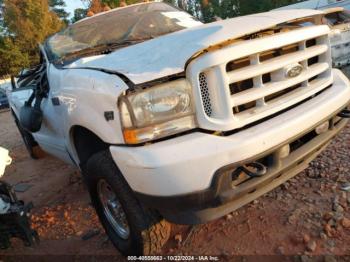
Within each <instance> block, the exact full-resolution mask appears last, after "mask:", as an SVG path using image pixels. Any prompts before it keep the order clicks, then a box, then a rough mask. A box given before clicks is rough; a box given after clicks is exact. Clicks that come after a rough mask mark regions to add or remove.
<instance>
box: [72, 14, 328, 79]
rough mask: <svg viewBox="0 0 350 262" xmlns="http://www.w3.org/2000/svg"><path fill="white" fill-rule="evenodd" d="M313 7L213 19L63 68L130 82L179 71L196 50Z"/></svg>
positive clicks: (239, 35) (263, 27)
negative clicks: (92, 71) (111, 73)
mask: <svg viewBox="0 0 350 262" xmlns="http://www.w3.org/2000/svg"><path fill="white" fill-rule="evenodd" d="M319 14H322V11H316V10H302V9H299V10H297V11H296V10H281V11H271V12H266V13H259V14H254V15H249V16H241V17H237V18H232V19H227V20H222V21H217V22H214V23H210V24H203V25H199V26H195V27H192V28H188V29H185V30H181V31H178V32H175V33H172V34H168V35H164V36H161V37H158V38H155V39H152V40H149V41H145V42H143V43H139V44H136V45H133V46H130V47H126V48H122V49H119V50H116V51H114V52H112V53H111V54H107V55H99V56H93V57H86V58H81V59H79V60H77V61H75V62H74V63H72V64H70V65H68V66H67V67H66V68H81V67H84V68H99V69H106V70H111V71H116V72H118V73H121V74H123V75H125V76H126V77H128V78H129V79H130V80H131V81H132V82H133V83H134V84H140V83H144V82H148V81H152V80H155V79H158V78H162V77H165V76H169V75H173V74H177V73H181V72H183V71H184V69H185V65H186V62H187V61H188V60H189V59H190V58H191V57H192V56H193V55H194V54H195V53H197V52H199V51H201V50H203V49H206V48H208V47H209V46H211V45H215V44H218V43H221V42H224V41H226V40H229V39H235V38H239V37H242V36H244V35H247V34H252V33H254V32H257V31H260V30H264V29H268V28H271V27H274V26H275V25H278V24H281V23H284V22H287V21H290V20H294V19H298V18H302V17H308V16H313V15H319Z"/></svg>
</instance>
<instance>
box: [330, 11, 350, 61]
mask: <svg viewBox="0 0 350 262" xmlns="http://www.w3.org/2000/svg"><path fill="white" fill-rule="evenodd" d="M324 12H325V13H326V15H325V20H326V21H325V22H326V23H327V24H328V25H329V27H330V28H331V33H330V35H329V36H330V41H331V46H332V60H333V66H335V67H342V66H345V65H347V64H349V63H350V12H349V11H348V10H345V9H344V8H341V7H338V8H331V9H327V10H325V11H324Z"/></svg>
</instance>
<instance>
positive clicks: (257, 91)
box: [190, 25, 332, 131]
mask: <svg viewBox="0 0 350 262" xmlns="http://www.w3.org/2000/svg"><path fill="white" fill-rule="evenodd" d="M328 31H329V29H328V27H326V26H322V25H321V26H311V27H306V28H301V29H296V30H293V31H289V32H284V33H278V34H274V35H271V36H267V37H263V38H258V39H252V40H246V41H242V42H239V43H236V44H234V45H232V46H229V47H225V48H222V49H219V50H217V51H213V52H209V53H207V54H205V55H203V56H201V57H199V58H198V59H197V60H198V61H194V64H193V65H191V68H190V71H192V72H191V74H192V76H193V74H195V75H197V77H196V80H193V81H194V83H192V84H193V85H194V86H198V87H199V88H198V89H199V92H198V95H199V96H200V101H201V110H198V108H197V111H199V112H202V113H203V115H202V116H199V118H200V119H201V120H200V121H199V122H200V123H202V124H203V126H202V127H204V128H209V129H214V130H222V131H227V130H232V129H234V128H239V127H242V126H244V125H247V124H249V123H252V122H254V121H258V120H260V119H262V118H264V117H267V116H269V115H271V114H274V113H277V112H278V111H281V110H283V109H285V108H287V107H290V106H292V105H293V104H296V103H299V102H300V101H303V100H304V99H306V98H308V97H310V96H313V95H314V94H316V93H318V92H319V91H321V90H322V89H324V88H326V87H327V86H329V85H330V84H331V83H332V73H331V59H330V47H329V38H328ZM207 61H208V62H209V61H210V62H212V61H215V62H219V63H217V64H214V65H210V63H208V65H207V66H206V62H207ZM293 70H294V71H293ZM295 70H296V71H297V72H295ZM292 71H293V72H292Z"/></svg>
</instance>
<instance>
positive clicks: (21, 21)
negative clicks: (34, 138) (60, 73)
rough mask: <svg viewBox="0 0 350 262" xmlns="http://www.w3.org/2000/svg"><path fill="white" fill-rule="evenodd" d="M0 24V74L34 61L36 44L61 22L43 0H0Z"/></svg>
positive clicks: (36, 53) (36, 60) (36, 51)
mask: <svg viewBox="0 0 350 262" xmlns="http://www.w3.org/2000/svg"><path fill="white" fill-rule="evenodd" d="M3 11H4V27H5V28H6V31H5V32H4V33H3V34H1V36H0V65H1V68H0V70H1V71H0V75H3V74H8V73H14V72H16V71H18V69H20V68H22V67H27V66H28V65H33V64H36V63H37V62H38V43H41V42H43V41H44V40H45V39H46V38H47V37H48V36H49V35H51V34H53V33H55V32H57V31H59V30H60V29H61V28H62V26H63V23H62V21H61V20H60V19H59V18H58V16H57V15H56V13H54V12H52V11H49V5H48V2H47V0H26V1H23V0H4V10H3Z"/></svg>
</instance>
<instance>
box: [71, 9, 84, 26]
mask: <svg viewBox="0 0 350 262" xmlns="http://www.w3.org/2000/svg"><path fill="white" fill-rule="evenodd" d="M86 13H87V10H86V9H84V8H77V9H75V10H74V16H73V17H72V19H71V22H72V23H75V22H77V21H79V20H81V19H83V18H85V17H86Z"/></svg>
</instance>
